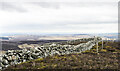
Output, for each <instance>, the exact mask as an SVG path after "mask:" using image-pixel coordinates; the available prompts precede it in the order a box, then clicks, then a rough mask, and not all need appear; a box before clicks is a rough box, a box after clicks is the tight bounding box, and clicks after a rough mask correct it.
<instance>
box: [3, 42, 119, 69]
mask: <svg viewBox="0 0 120 71" xmlns="http://www.w3.org/2000/svg"><path fill="white" fill-rule="evenodd" d="M73 45H74V44H73ZM119 46H120V44H119V42H112V41H105V42H104V47H103V49H102V43H101V42H100V43H99V52H98V53H97V52H96V47H97V46H94V47H93V48H92V49H91V50H87V51H84V52H82V53H73V54H65V55H54V56H48V57H46V58H38V59H35V60H31V61H27V62H23V63H20V64H18V65H14V66H9V67H7V68H6V69H5V70H9V69H12V70H13V69H14V70H16V71H17V70H19V69H119V68H120V67H119V65H120V64H119V58H120V48H119ZM5 70H3V71H5Z"/></svg>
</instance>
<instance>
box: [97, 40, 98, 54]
mask: <svg viewBox="0 0 120 71" xmlns="http://www.w3.org/2000/svg"><path fill="white" fill-rule="evenodd" d="M97 53H98V42H97Z"/></svg>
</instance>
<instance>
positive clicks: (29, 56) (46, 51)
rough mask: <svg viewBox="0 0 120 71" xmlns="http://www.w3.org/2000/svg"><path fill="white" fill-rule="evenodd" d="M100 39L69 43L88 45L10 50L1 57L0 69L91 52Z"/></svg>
mask: <svg viewBox="0 0 120 71" xmlns="http://www.w3.org/2000/svg"><path fill="white" fill-rule="evenodd" d="M101 40H102V39H101V38H100V37H96V38H84V39H78V40H72V41H67V42H69V43H73V42H76V41H77V42H81V41H86V42H87V43H81V44H78V45H60V44H56V43H51V44H44V45H43V46H39V47H35V48H29V49H23V50H8V51H7V52H6V53H5V54H4V55H2V56H1V57H0V69H4V68H6V67H8V66H10V65H15V64H19V63H21V62H26V61H28V60H33V59H37V58H44V57H47V56H52V55H55V54H58V55H64V54H71V53H81V52H82V51H85V50H90V49H91V48H92V47H93V46H94V45H96V42H100V41H101Z"/></svg>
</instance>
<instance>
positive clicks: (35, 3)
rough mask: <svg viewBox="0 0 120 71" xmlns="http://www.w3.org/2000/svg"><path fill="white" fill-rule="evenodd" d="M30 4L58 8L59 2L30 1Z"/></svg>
mask: <svg viewBox="0 0 120 71" xmlns="http://www.w3.org/2000/svg"><path fill="white" fill-rule="evenodd" d="M30 4H34V5H38V6H41V7H43V8H54V9H59V8H60V4H59V3H56V2H31V3H30Z"/></svg>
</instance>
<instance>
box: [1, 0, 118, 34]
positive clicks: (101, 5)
mask: <svg viewBox="0 0 120 71" xmlns="http://www.w3.org/2000/svg"><path fill="white" fill-rule="evenodd" d="M0 31H1V33H40V34H41V33H48V34H65V33H70V34H72V33H73V34H78V33H79V34H80V33H117V32H118V0H99V1H97V0H91V1H90V0H84V1H83V0H61V1H59V0H58V1H55V0H49V1H48V0H29V2H28V1H27V0H26V1H25V0H24V2H23V1H19V2H18V1H17V2H16V1H14V0H12V1H11V2H10V0H9V2H7V0H4V2H3V1H1V2H0Z"/></svg>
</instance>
